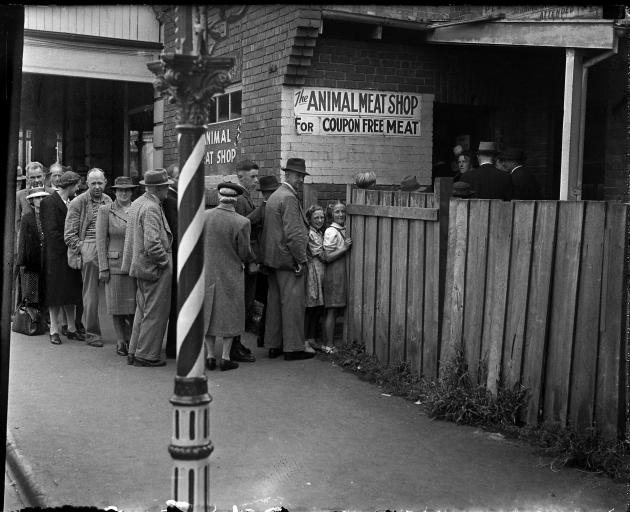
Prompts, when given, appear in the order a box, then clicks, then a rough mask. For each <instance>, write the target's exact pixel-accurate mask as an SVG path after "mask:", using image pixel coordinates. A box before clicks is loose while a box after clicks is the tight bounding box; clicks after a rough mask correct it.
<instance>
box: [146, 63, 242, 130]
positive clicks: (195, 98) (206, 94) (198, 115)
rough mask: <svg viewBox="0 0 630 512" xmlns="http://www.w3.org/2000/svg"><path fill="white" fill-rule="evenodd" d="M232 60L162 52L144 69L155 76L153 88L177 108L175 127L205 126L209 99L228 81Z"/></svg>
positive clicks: (224, 86) (221, 89)
mask: <svg viewBox="0 0 630 512" xmlns="http://www.w3.org/2000/svg"><path fill="white" fill-rule="evenodd" d="M233 66H234V59H233V58H232V57H211V56H208V55H203V54H202V55H199V54H198V55H187V54H183V53H162V54H161V55H160V60H159V61H155V62H149V63H148V64H147V67H148V68H149V70H150V71H151V72H152V73H153V74H154V75H155V76H156V79H155V80H154V81H153V87H154V88H155V90H156V91H157V92H160V93H161V94H162V96H163V97H165V98H166V99H167V101H168V102H169V103H175V104H176V105H177V106H178V107H179V108H178V124H188V125H197V126H199V125H204V124H205V123H206V122H207V120H208V116H209V113H210V105H211V98H212V96H214V95H215V94H217V93H221V92H223V91H224V90H225V88H226V87H227V86H228V85H229V84H230V82H231V76H230V69H231V68H232V67H233Z"/></svg>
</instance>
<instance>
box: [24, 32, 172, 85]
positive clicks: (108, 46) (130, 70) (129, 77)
mask: <svg viewBox="0 0 630 512" xmlns="http://www.w3.org/2000/svg"><path fill="white" fill-rule="evenodd" d="M161 48H162V45H161V44H160V43H152V42H144V41H129V40H124V39H115V38H102V37H94V36H83V35H76V34H60V33H55V32H46V31H38V30H25V33H24V54H23V62H22V71H23V72H24V73H41V74H45V75H62V76H76V77H82V78H99V79H106V80H122V81H126V82H147V83H151V82H153V79H154V78H155V77H154V75H153V74H152V73H151V72H150V71H149V70H148V68H147V62H150V61H154V60H157V59H158V58H159V54H160V51H161Z"/></svg>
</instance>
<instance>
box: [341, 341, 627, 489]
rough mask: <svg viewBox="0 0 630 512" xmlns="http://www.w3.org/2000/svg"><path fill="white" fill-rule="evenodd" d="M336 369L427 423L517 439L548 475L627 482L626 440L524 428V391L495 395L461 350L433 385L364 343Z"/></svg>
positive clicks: (347, 352)
mask: <svg viewBox="0 0 630 512" xmlns="http://www.w3.org/2000/svg"><path fill="white" fill-rule="evenodd" d="M331 358H332V360H333V361H334V363H335V364H337V365H338V366H341V367H342V368H344V369H345V370H348V371H352V372H354V373H355V374H357V376H358V377H359V378H360V379H362V380H365V381H367V382H371V383H373V384H376V385H378V386H380V387H381V388H382V390H383V392H385V393H389V394H392V395H396V396H401V397H404V398H406V399H408V400H413V401H414V402H419V403H420V404H421V405H422V406H423V407H424V410H425V411H426V413H427V415H428V416H429V417H431V418H435V419H439V420H445V421H452V422H454V423H457V424H459V425H471V426H479V427H482V428H485V429H488V430H493V431H499V432H501V433H503V434H504V435H506V436H510V437H512V438H517V439H521V440H523V441H525V442H527V443H529V444H531V445H533V446H537V447H538V448H539V449H540V453H541V454H542V455H545V456H548V457H550V458H551V459H552V461H551V462H550V464H549V466H550V468H551V469H552V470H557V469H559V468H561V467H564V466H567V467H575V468H579V469H583V470H586V471H592V472H599V473H604V474H606V475H608V476H610V477H611V478H613V479H615V480H618V481H622V482H623V481H626V482H627V481H630V440H624V441H614V440H613V441H608V440H604V439H602V437H601V436H600V435H599V433H598V432H596V431H595V430H591V431H589V432H587V433H585V434H578V433H576V432H574V431H572V430H570V429H568V428H564V427H561V426H560V425H557V424H550V423H545V424H542V425H536V426H531V425H524V424H523V423H522V422H521V421H520V419H519V418H520V412H521V409H522V408H523V407H524V405H525V403H526V400H527V389H526V388H524V387H523V386H520V385H517V386H515V387H514V388H512V389H508V388H502V387H499V389H498V390H497V394H496V396H494V395H493V394H492V393H491V392H490V391H488V390H487V389H486V388H485V387H484V386H480V385H478V384H477V382H484V381H485V379H481V380H479V375H481V376H483V375H484V374H485V371H486V370H485V367H484V365H483V364H480V365H479V368H480V370H479V375H478V376H477V378H475V379H473V378H472V377H471V375H470V374H469V372H468V367H467V364H466V358H465V356H464V353H463V351H462V350H461V349H460V350H457V352H456V354H455V357H454V358H453V360H452V361H451V362H450V363H448V364H447V366H446V367H445V369H444V371H443V372H442V375H441V376H440V378H439V379H437V380H430V381H429V380H426V379H423V378H419V377H418V376H417V375H416V374H415V372H414V371H413V370H412V368H411V367H410V365H409V364H408V363H406V362H405V363H396V364H382V363H380V362H379V360H378V358H377V357H376V356H375V355H372V354H368V353H367V352H366V351H365V347H364V346H363V344H361V343H359V342H356V341H355V342H352V343H349V344H346V345H343V346H341V347H338V350H337V352H336V353H335V354H333V355H332V356H331Z"/></svg>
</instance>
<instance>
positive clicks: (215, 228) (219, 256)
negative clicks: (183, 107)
mask: <svg viewBox="0 0 630 512" xmlns="http://www.w3.org/2000/svg"><path fill="white" fill-rule="evenodd" d="M217 191H218V197H219V204H218V206H217V207H216V208H213V209H212V210H207V211H206V212H205V214H204V215H205V218H204V229H203V239H204V255H205V257H204V273H205V278H206V290H205V302H204V310H205V327H204V332H205V339H206V348H207V351H208V357H207V359H206V368H208V370H214V369H215V368H216V366H217V361H216V360H217V357H216V355H215V344H216V340H217V338H221V339H222V340H223V347H222V355H221V360H220V362H219V369H220V370H221V371H226V370H233V369H235V368H238V363H237V362H236V361H232V360H230V348H231V347H232V340H233V338H234V336H240V335H242V334H243V332H244V331H245V280H244V278H243V272H244V268H245V265H247V264H248V263H249V262H251V261H254V255H253V253H252V251H251V248H250V231H251V226H250V221H249V219H247V218H245V217H243V216H242V215H239V214H238V213H236V210H235V209H234V205H235V203H236V198H237V197H238V196H239V195H241V194H242V193H243V188H242V187H241V186H240V185H237V184H236V183H227V182H225V183H220V184H219V185H218V187H217Z"/></svg>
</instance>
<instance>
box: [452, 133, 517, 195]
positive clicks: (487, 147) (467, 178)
mask: <svg viewBox="0 0 630 512" xmlns="http://www.w3.org/2000/svg"><path fill="white" fill-rule="evenodd" d="M497 153H498V151H497V147H496V144H495V143H494V142H486V141H481V142H480V143H479V149H478V151H477V159H478V160H479V167H477V168H476V169H473V170H472V171H468V172H466V173H464V174H462V176H461V178H460V180H461V181H463V182H466V183H468V184H469V185H470V186H471V187H472V189H473V190H474V191H475V192H476V194H477V198H479V199H503V200H504V201H509V200H510V199H511V198H512V180H511V179H510V175H509V174H507V173H505V172H503V171H500V170H499V169H497V168H496V167H495V166H494V162H495V159H496V156H497Z"/></svg>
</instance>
